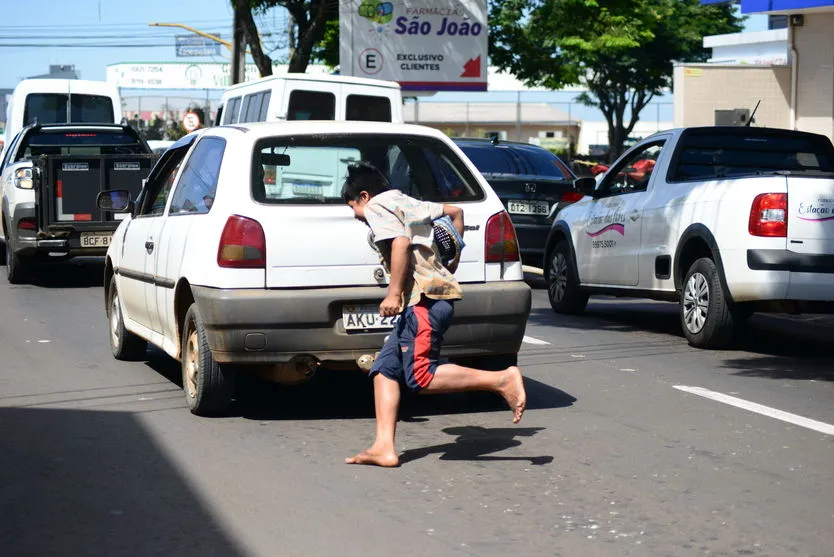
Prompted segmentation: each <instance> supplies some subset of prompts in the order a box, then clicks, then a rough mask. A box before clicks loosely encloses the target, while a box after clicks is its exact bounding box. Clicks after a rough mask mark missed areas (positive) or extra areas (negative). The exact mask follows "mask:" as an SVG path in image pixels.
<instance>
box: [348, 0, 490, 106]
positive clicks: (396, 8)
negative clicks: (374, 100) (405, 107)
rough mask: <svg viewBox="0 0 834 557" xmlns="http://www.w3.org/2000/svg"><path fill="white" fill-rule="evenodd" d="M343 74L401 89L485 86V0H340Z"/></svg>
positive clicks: (429, 89)
mask: <svg viewBox="0 0 834 557" xmlns="http://www.w3.org/2000/svg"><path fill="white" fill-rule="evenodd" d="M339 41H340V42H339V66H340V72H341V74H342V75H351V76H355V77H368V78H374V79H385V80H389V81H397V82H399V84H400V85H401V86H402V88H403V90H404V91H486V90H487V10H486V0H448V1H446V2H438V1H437V0H343V1H342V2H340V3H339Z"/></svg>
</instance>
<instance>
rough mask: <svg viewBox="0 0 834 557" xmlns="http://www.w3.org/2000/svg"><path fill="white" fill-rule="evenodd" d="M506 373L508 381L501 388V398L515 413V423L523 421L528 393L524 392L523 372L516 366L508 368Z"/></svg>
mask: <svg viewBox="0 0 834 557" xmlns="http://www.w3.org/2000/svg"><path fill="white" fill-rule="evenodd" d="M504 373H505V374H506V375H507V376H506V380H505V381H503V385H502V386H501V396H503V397H504V400H506V401H507V404H509V405H510V410H512V411H513V423H514V424H517V423H518V422H520V421H521V416H522V414H524V408H525V407H526V406H527V392H526V391H525V390H524V380H523V379H522V377H521V370H520V369H518V368H517V367H515V366H512V367H508V368H507V369H506V370H505V371H504Z"/></svg>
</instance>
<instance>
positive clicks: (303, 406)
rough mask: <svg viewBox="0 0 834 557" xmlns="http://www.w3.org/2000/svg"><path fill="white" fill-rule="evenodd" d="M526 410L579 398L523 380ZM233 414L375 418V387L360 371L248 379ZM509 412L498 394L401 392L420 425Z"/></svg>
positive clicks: (409, 415)
mask: <svg viewBox="0 0 834 557" xmlns="http://www.w3.org/2000/svg"><path fill="white" fill-rule="evenodd" d="M524 386H525V388H526V390H527V409H528V410H539V409H551V408H565V407H568V406H571V405H572V404H573V403H574V402H575V401H576V398H575V397H573V396H571V395H569V394H567V393H565V392H564V391H561V390H559V389H556V388H554V387H551V386H550V385H547V384H545V383H541V382H539V381H536V380H534V379H530V378H525V379H524ZM234 412H235V414H237V415H239V416H242V417H244V418H248V419H252V420H331V419H372V418H373V417H374V394H373V384H372V382H371V380H369V379H368V377H367V376H366V375H365V374H364V373H361V372H358V371H342V370H339V371H329V370H323V371H320V372H319V373H318V374H317V375H316V377H314V378H313V379H312V380H311V381H310V382H308V383H305V384H304V385H297V386H283V385H275V384H271V383H264V382H261V381H250V382H248V384H247V385H245V386H244V389H241V390H239V398H238V400H237V402H236V406H235V409H234ZM480 412H506V413H507V419H508V420H509V419H510V416H511V415H510V410H509V408H508V407H507V403H506V402H505V401H504V400H503V399H502V398H501V397H500V396H498V395H496V394H493V393H486V392H469V393H449V394H436V395H416V394H413V393H410V392H408V391H405V390H404V391H403V393H402V398H401V403H400V414H399V417H400V419H401V420H411V421H420V420H421V419H422V417H424V416H438V415H451V414H471V413H480Z"/></svg>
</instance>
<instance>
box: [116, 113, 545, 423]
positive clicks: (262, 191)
mask: <svg viewBox="0 0 834 557" xmlns="http://www.w3.org/2000/svg"><path fill="white" fill-rule="evenodd" d="M360 160H362V161H369V162H372V163H373V164H375V165H376V166H377V167H378V168H380V169H381V170H382V171H383V172H384V173H385V174H386V175H387V176H388V177H389V179H390V181H391V183H392V184H393V185H394V186H395V187H397V188H399V189H401V190H403V191H404V192H405V193H407V194H409V195H412V196H414V197H419V198H423V199H429V200H433V201H438V202H447V203H453V204H455V205H457V206H460V207H462V208H463V210H464V218H465V222H466V230H465V241H466V244H467V245H466V249H464V250H463V254H462V258H461V262H460V264H459V266H458V269H457V272H456V277H457V278H458V280H459V281H460V283H461V284H462V287H463V292H464V298H463V300H462V301H460V302H458V303H457V304H456V306H457V307H456V311H455V322H454V323H453V325H452V327H451V328H450V329H449V331H448V332H447V334H446V339H445V342H444V351H443V355H444V356H448V357H451V358H455V359H460V358H464V359H468V361H469V360H471V359H477V360H478V361H477V364H478V365H479V366H482V367H485V368H489V367H490V366H492V367H494V368H495V369H503V368H504V367H506V365H508V363H512V362H513V361H514V360H515V359H516V358H517V353H518V350H519V348H520V346H521V341H522V338H523V336H524V330H525V327H526V322H527V318H528V316H529V313H530V306H531V291H530V288H529V287H528V286H527V285H526V283H525V282H524V281H523V273H522V267H521V262H520V261H519V252H518V242H517V240H516V236H515V231H514V229H513V226H512V223H511V222H510V219H509V216H508V215H507V213H506V212H505V211H504V208H503V206H502V204H501V201H500V200H499V199H498V197H497V196H496V195H495V193H494V192H493V191H492V189H491V188H490V186H489V184H488V183H487V182H486V181H485V180H484V179H483V177H482V176H481V175H480V174H479V173H478V171H477V169H476V168H475V167H474V166H473V165H472V164H471V163H470V162H469V161H468V159H466V157H465V156H464V155H463V154H462V152H461V151H460V150H459V149H458V148H457V147H456V146H455V145H454V143H452V141H451V140H449V139H448V138H447V137H446V136H445V135H444V134H442V133H441V132H439V131H436V130H433V129H431V128H426V127H422V126H411V125H404V124H391V123H370V122H283V123H278V124H275V123H266V124H238V125H235V126H219V127H215V128H210V129H207V130H199V131H197V132H194V133H192V134H190V135H188V136H186V137H184V138H183V139H181V140H179V141H178V142H177V143H175V144H174V145H172V146H171V147H170V148H169V149H168V150H167V151H166V153H165V154H164V155H163V156H162V158H161V159H160V160H159V162H158V163H157V165H156V166H155V167H154V169H153V170H152V172H151V175H150V176H149V178H148V180H147V182H146V184H145V187H144V189H143V192H142V194H141V195H140V196H139V198H138V200H137V201H136V202H135V203H134V202H133V201H129V199H128V196H127V195H126V194H125V193H124V192H122V193H120V192H112V193H106V194H102V195H101V197H100V199H99V205H100V207H102V208H109V209H111V210H115V211H122V210H126V211H128V213H129V215H128V216H127V218H125V220H124V221H122V223H121V225H120V227H119V229H118V230H117V231H116V233H115V234H114V238H113V243H112V244H111V246H110V248H109V250H108V252H107V257H106V268H105V301H106V304H107V313H108V316H109V322H110V339H111V345H112V349H113V354H114V356H115V357H116V358H119V359H133V358H142V357H144V352H145V346H146V343H147V342H150V343H152V344H154V345H156V346H159V347H161V348H162V349H163V350H164V351H165V352H167V353H168V354H169V355H171V356H172V357H174V358H177V359H179V360H180V361H181V362H182V371H183V384H184V387H185V392H186V400H187V402H188V405H189V408H190V409H191V410H192V412H194V413H197V414H210V413H217V412H222V411H224V409H225V408H227V406H228V404H229V402H230V401H231V399H232V397H233V385H234V380H235V377H236V376H237V374H240V373H259V374H260V375H261V376H266V377H269V378H272V379H275V380H282V381H298V380H303V379H304V378H305V377H307V376H310V375H311V374H312V373H313V372H314V371H315V369H316V368H317V367H318V365H319V363H324V364H326V365H330V364H334V365H339V366H344V364H350V365H351V366H353V367H362V366H364V365H366V364H367V362H368V361H369V360H370V359H372V357H373V355H374V353H375V352H376V351H378V350H379V349H380V348H381V346H382V344H383V341H384V338H385V336H386V335H387V334H388V332H389V331H390V329H391V327H392V323H391V322H390V320H383V319H381V318H380V316H379V312H378V308H379V303H380V301H381V300H382V299H383V298H384V296H385V292H386V287H387V283H388V276H387V275H386V273H385V271H384V269H383V266H382V265H381V264H380V261H379V257H378V254H377V253H376V252H375V251H374V250H373V249H372V247H371V245H369V243H368V232H369V230H368V228H367V226H366V225H364V224H363V223H361V222H359V221H357V220H355V219H354V217H353V212H352V211H351V210H350V208H349V207H348V206H347V205H346V204H345V203H344V200H343V199H342V196H341V188H342V184H343V182H344V177H345V174H346V169H347V166H348V165H349V164H350V163H351V162H353V161H360ZM472 363H473V364H474V363H475V362H472Z"/></svg>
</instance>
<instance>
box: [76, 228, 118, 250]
mask: <svg viewBox="0 0 834 557" xmlns="http://www.w3.org/2000/svg"><path fill="white" fill-rule="evenodd" d="M112 237H113V234H112V232H82V233H81V238H80V242H81V247H82V248H106V247H107V246H109V245H110V239H111V238H112Z"/></svg>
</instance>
